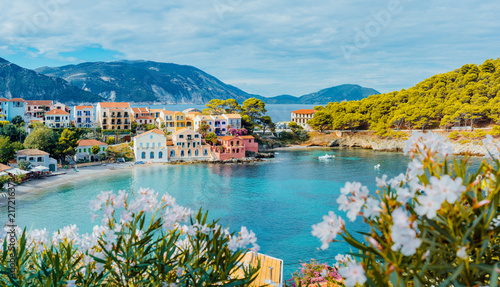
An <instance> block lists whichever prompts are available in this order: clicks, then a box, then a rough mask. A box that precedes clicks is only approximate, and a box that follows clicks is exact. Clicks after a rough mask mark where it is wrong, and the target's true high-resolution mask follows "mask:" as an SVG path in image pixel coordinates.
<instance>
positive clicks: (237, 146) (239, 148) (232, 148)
mask: <svg viewBox="0 0 500 287" xmlns="http://www.w3.org/2000/svg"><path fill="white" fill-rule="evenodd" d="M218 139H219V144H218V145H216V146H212V151H213V152H214V154H215V156H216V157H217V158H218V159H220V160H227V159H232V158H243V157H245V152H246V151H253V152H259V145H258V143H256V142H255V138H254V137H253V136H239V137H235V136H222V137H218Z"/></svg>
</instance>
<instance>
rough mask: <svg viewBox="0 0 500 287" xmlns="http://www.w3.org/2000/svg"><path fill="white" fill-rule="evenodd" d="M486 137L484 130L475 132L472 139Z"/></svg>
mask: <svg viewBox="0 0 500 287" xmlns="http://www.w3.org/2000/svg"><path fill="white" fill-rule="evenodd" d="M486 135H487V134H486V132H485V131H484V130H476V131H475V132H474V137H475V138H483V137H485V136H486Z"/></svg>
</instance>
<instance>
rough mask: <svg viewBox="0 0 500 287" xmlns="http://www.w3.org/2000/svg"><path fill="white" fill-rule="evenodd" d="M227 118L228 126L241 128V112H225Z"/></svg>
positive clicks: (224, 115)
mask: <svg viewBox="0 0 500 287" xmlns="http://www.w3.org/2000/svg"><path fill="white" fill-rule="evenodd" d="M222 116H223V117H224V118H225V119H226V120H227V128H233V129H241V116H240V115H239V114H223V115H222Z"/></svg>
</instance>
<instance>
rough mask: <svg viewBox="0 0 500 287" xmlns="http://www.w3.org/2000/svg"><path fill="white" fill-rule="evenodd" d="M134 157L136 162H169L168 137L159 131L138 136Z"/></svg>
mask: <svg viewBox="0 0 500 287" xmlns="http://www.w3.org/2000/svg"><path fill="white" fill-rule="evenodd" d="M134 155H135V160H136V161H151V162H167V161H168V153H167V137H165V134H164V133H163V132H162V131H160V130H159V129H153V130H150V131H148V132H145V133H142V134H140V135H136V136H135V137H134Z"/></svg>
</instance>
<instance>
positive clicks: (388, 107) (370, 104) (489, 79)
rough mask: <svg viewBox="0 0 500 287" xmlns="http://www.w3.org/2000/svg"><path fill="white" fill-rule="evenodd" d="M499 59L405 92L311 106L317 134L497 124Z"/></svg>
mask: <svg viewBox="0 0 500 287" xmlns="http://www.w3.org/2000/svg"><path fill="white" fill-rule="evenodd" d="M499 102H500V59H496V60H492V59H490V60H487V61H485V62H484V63H483V64H482V65H479V66H477V65H475V64H468V65H464V66H463V67H461V68H460V69H457V70H454V71H451V72H448V73H445V74H438V75H435V76H433V77H431V78H429V79H426V80H424V81H422V82H421V83H419V84H417V85H415V86H414V87H412V88H409V89H407V90H405V89H403V90H401V91H395V92H392V93H386V94H380V95H372V96H369V97H367V98H365V99H362V100H359V101H349V102H340V103H336V102H331V103H329V104H328V105H326V107H321V106H320V107H316V109H317V110H319V112H317V113H316V114H315V116H314V118H313V119H311V120H310V121H309V123H310V125H311V126H312V127H313V128H315V129H317V130H325V129H338V130H354V129H371V130H374V131H376V132H377V134H379V135H384V134H386V133H388V131H391V132H392V129H397V130H400V129H422V130H424V129H430V128H439V127H440V128H447V129H448V128H451V127H453V126H470V127H474V126H477V125H479V124H482V125H486V124H494V123H499V121H500V103H499Z"/></svg>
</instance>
